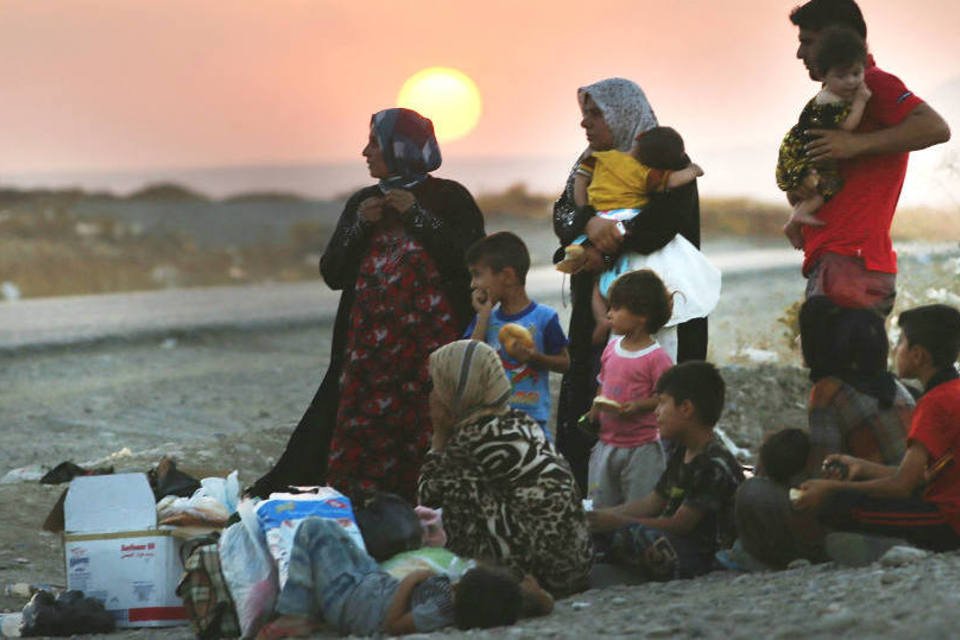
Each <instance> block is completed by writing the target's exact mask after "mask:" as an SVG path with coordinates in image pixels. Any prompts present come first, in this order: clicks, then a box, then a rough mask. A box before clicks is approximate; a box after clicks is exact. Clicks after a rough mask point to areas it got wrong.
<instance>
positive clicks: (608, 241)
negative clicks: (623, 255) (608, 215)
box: [586, 216, 623, 256]
mask: <svg viewBox="0 0 960 640" xmlns="http://www.w3.org/2000/svg"><path fill="white" fill-rule="evenodd" d="M586 233H587V237H588V238H590V243H591V244H592V245H593V246H595V247H596V248H597V249H599V250H600V251H601V253H605V254H607V255H611V256H612V255H616V254H617V253H619V252H620V245H621V244H623V234H621V233H620V230H619V229H618V228H617V222H616V220H607V219H605V218H601V217H599V216H594V217H592V218H590V219H589V220H587V228H586Z"/></svg>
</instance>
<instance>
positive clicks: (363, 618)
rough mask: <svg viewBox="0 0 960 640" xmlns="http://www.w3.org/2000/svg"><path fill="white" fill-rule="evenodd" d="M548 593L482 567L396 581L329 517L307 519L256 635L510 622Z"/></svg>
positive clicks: (542, 603) (543, 602)
mask: <svg viewBox="0 0 960 640" xmlns="http://www.w3.org/2000/svg"><path fill="white" fill-rule="evenodd" d="M552 609H553V598H552V597H551V596H550V595H549V594H548V593H546V592H545V591H543V589H541V588H540V585H539V584H537V581H536V580H535V579H534V578H533V577H532V576H526V577H525V578H524V579H523V580H518V579H517V578H516V577H515V576H514V575H512V574H511V573H510V572H509V571H507V570H505V569H501V568H495V567H484V566H480V567H477V568H474V569H471V570H470V571H468V572H466V573H465V574H464V575H463V577H462V578H461V579H460V581H459V582H458V583H457V584H452V583H451V582H450V579H449V578H447V577H446V576H441V575H437V574H434V573H432V572H430V571H418V572H415V573H412V574H410V575H408V576H407V577H406V578H404V579H403V580H397V579H396V578H394V577H393V576H391V575H390V574H388V573H386V572H384V571H382V570H381V569H380V567H379V565H377V563H376V561H374V559H373V558H371V557H370V556H369V555H367V554H366V553H364V552H363V551H362V550H361V549H360V548H358V547H357V545H356V544H354V543H353V541H351V540H350V538H349V537H348V536H347V534H346V533H345V531H344V529H343V527H341V526H340V525H339V524H337V523H336V522H333V521H331V520H324V519H321V518H307V519H305V520H304V521H303V522H302V523H301V524H300V526H299V527H298V528H297V533H296V536H295V538H294V543H293V549H292V550H291V552H290V568H289V577H288V578H287V582H286V584H285V585H284V587H283V590H282V591H281V592H280V597H279V598H278V600H277V606H276V611H277V613H279V614H280V617H279V618H277V619H276V620H274V621H273V622H271V623H270V624H268V625H267V626H265V627H264V628H263V629H262V630H261V631H260V633H259V634H258V636H257V637H258V638H259V639H263V640H271V639H274V638H283V637H293V636H305V635H310V634H311V633H313V632H314V631H315V630H316V629H317V628H318V627H319V626H320V625H321V624H322V623H324V622H325V623H326V624H328V625H330V626H332V627H333V628H335V629H336V630H337V631H338V632H340V633H341V634H344V635H359V636H369V635H374V634H380V633H386V634H388V635H404V634H407V633H415V632H421V633H423V632H429V631H434V630H437V629H441V628H443V627H446V626H450V625H456V626H457V627H458V628H460V629H472V628H475V627H476V628H490V627H498V626H503V625H510V624H513V623H514V622H516V621H517V619H518V618H520V617H521V616H537V615H546V614H547V613H550V611H551V610H552Z"/></svg>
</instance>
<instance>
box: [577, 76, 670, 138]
mask: <svg viewBox="0 0 960 640" xmlns="http://www.w3.org/2000/svg"><path fill="white" fill-rule="evenodd" d="M587 96H590V97H591V98H593V101H594V102H595V103H596V104H597V107H599V108H600V111H602V112H603V119H604V120H605V121H606V123H607V126H608V127H610V132H611V133H612V134H613V145H614V147H615V148H617V149H619V150H620V151H629V150H630V147H631V145H633V140H634V138H636V137H637V135H638V134H641V133H643V132H644V131H647V130H649V129H652V128H654V127H655V126H657V116H656V115H655V114H654V113H653V107H651V106H650V102H649V101H647V96H646V95H644V93H643V89H641V88H640V87H639V86H637V83H636V82H633V81H632V80H627V79H626V78H607V79H606V80H601V81H599V82H594V83H593V84H591V85H588V86H586V87H580V89H578V90H577V98H578V99H579V100H580V106H581V107H582V106H583V103H584V101H585V100H586V98H587Z"/></svg>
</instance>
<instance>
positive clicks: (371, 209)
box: [357, 196, 384, 224]
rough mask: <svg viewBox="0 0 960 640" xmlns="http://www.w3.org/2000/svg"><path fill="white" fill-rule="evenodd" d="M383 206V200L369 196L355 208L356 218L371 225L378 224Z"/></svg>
mask: <svg viewBox="0 0 960 640" xmlns="http://www.w3.org/2000/svg"><path fill="white" fill-rule="evenodd" d="M383 206H384V199H383V198H379V197H376V196H371V197H369V198H367V199H365V200H364V201H363V202H361V203H360V206H359V207H358V208H357V217H358V218H360V219H361V220H363V221H364V222H369V223H371V224H373V223H375V222H380V219H381V218H382V217H383Z"/></svg>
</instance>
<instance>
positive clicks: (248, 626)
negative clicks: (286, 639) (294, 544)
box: [220, 499, 279, 638]
mask: <svg viewBox="0 0 960 640" xmlns="http://www.w3.org/2000/svg"><path fill="white" fill-rule="evenodd" d="M255 509H256V503H255V502H254V501H253V500H246V499H245V500H241V501H240V503H239V504H238V505H237V512H238V513H239V514H240V522H238V523H236V524H234V525H232V526H230V527H229V528H227V529H226V530H225V531H224V532H223V535H222V536H221V538H220V567H221V570H222V571H223V578H224V580H226V582H227V587H228V588H229V589H230V595H231V596H233V602H234V604H235V605H236V608H237V621H238V622H239V623H240V632H241V634H242V637H244V638H252V637H253V636H255V635H256V634H257V631H259V630H260V627H261V626H262V625H263V624H264V623H265V622H266V621H267V620H269V618H270V616H271V615H272V614H273V608H274V605H275V604H276V601H277V594H278V593H279V586H278V584H277V567H276V564H275V563H274V561H273V558H272V557H271V555H270V552H269V551H268V549H267V542H266V539H265V538H264V536H263V532H262V531H261V529H260V523H259V522H258V520H257V514H256V512H255Z"/></svg>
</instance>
